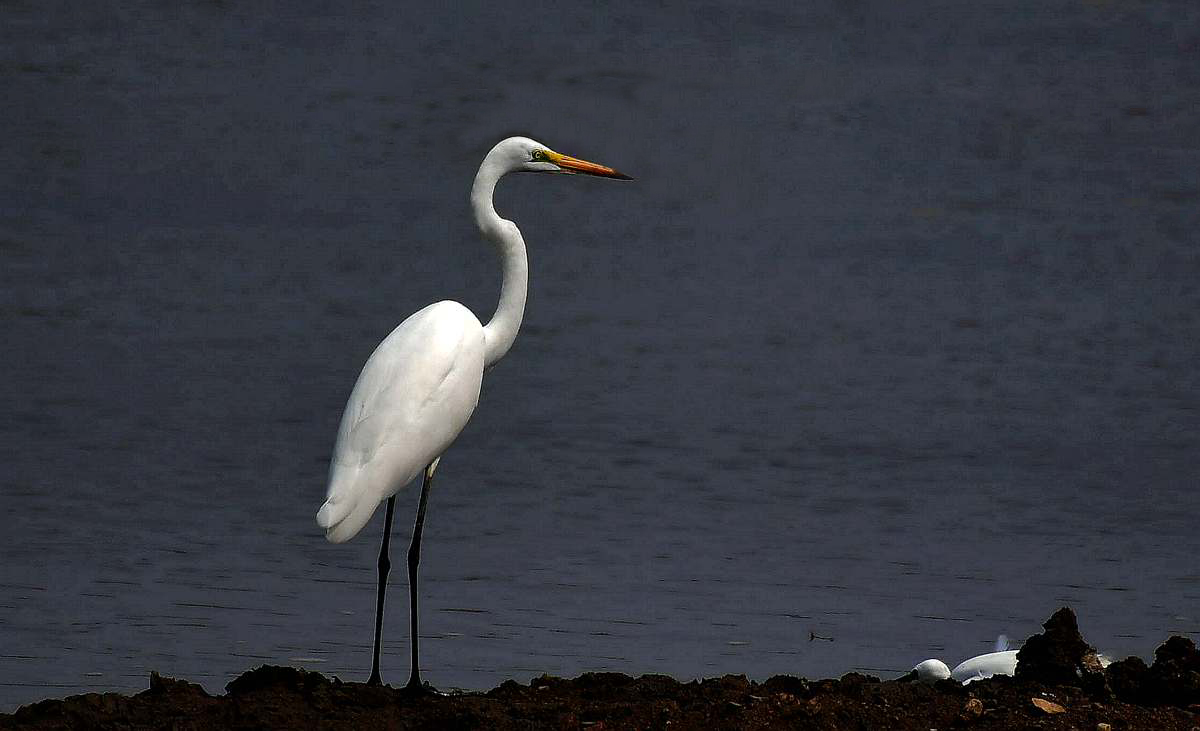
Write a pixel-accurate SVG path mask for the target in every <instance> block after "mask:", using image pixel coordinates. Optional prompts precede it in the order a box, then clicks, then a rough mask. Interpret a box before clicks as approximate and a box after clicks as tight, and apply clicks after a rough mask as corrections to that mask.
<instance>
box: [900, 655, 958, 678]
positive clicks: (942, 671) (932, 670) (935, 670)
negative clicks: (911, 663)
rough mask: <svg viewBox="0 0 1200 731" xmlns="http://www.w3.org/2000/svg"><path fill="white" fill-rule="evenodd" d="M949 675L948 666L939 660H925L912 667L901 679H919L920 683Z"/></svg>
mask: <svg viewBox="0 0 1200 731" xmlns="http://www.w3.org/2000/svg"><path fill="white" fill-rule="evenodd" d="M949 677H950V668H948V667H946V663H944V662H942V661H941V660H926V661H925V662H923V663H920V664H918V665H917V666H916V667H915V668H913V669H912V671H911V672H909V673H908V675H905V676H904V677H902V678H900V679H901V680H919V681H921V682H922V683H936V682H937V681H939V680H945V679H946V678H949Z"/></svg>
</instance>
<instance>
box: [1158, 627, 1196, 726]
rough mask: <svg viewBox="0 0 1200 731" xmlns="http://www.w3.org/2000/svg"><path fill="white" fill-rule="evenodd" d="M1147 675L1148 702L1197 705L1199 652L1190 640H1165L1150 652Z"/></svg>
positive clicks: (1184, 706) (1185, 706)
mask: <svg viewBox="0 0 1200 731" xmlns="http://www.w3.org/2000/svg"><path fill="white" fill-rule="evenodd" d="M1148 676H1149V677H1148V679H1147V680H1148V682H1149V683H1150V685H1151V686H1152V689H1153V692H1152V693H1150V702H1151V703H1156V704H1161V705H1172V706H1179V707H1180V708H1187V707H1188V706H1191V705H1195V704H1200V651H1198V650H1196V644H1195V643H1194V642H1192V641H1191V640H1190V639H1188V638H1186V637H1178V636H1176V637H1171V638H1168V639H1167V641H1166V642H1164V643H1163V644H1162V645H1161V646H1160V647H1159V648H1158V649H1157V650H1155V651H1154V664H1153V665H1151V666H1150V671H1149V674H1148Z"/></svg>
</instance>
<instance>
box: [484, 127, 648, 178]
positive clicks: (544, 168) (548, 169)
mask: <svg viewBox="0 0 1200 731" xmlns="http://www.w3.org/2000/svg"><path fill="white" fill-rule="evenodd" d="M491 155H499V156H502V157H503V159H504V162H505V163H506V167H507V168H508V169H509V170H514V171H520V172H528V173H583V174H584V175H596V176H599V177H601V178H616V179H617V180H633V178H631V177H629V176H628V175H625V174H624V173H619V172H617V171H616V170H613V169H612V168H610V167H606V166H604V165H597V164H596V163H594V162H588V161H587V160H580V159H579V158H576V157H570V156H569V155H563V154H562V153H559V152H555V151H554V150H551V149H550V148H549V147H547V146H545V145H543V144H542V143H540V142H537V141H536V140H531V139H529V138H528V137H509V138H508V139H506V140H504V141H502V142H500V144H498V145H496V146H495V147H494V148H492V151H491V153H489V157H490V156H491Z"/></svg>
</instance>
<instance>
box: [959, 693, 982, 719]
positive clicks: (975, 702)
mask: <svg viewBox="0 0 1200 731" xmlns="http://www.w3.org/2000/svg"><path fill="white" fill-rule="evenodd" d="M982 715H983V701H981V700H979V699H978V698H972V699H971V700H969V701H967V705H965V706H963V709H962V717H963V718H964V719H967V720H969V719H972V718H979V717H980V716H982Z"/></svg>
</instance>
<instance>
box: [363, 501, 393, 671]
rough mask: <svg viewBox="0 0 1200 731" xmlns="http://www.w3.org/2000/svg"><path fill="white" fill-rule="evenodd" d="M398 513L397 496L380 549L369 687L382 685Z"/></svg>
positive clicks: (388, 516)
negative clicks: (391, 557)
mask: <svg viewBox="0 0 1200 731" xmlns="http://www.w3.org/2000/svg"><path fill="white" fill-rule="evenodd" d="M395 511H396V496H395V495H393V496H391V497H390V498H388V501H387V517H385V518H384V520H383V545H381V546H380V547H379V598H378V600H377V601H376V602H375V655H374V657H373V659H372V660H371V677H370V678H368V679H367V685H382V684H383V679H382V678H380V677H379V642H380V640H381V639H382V637H383V596H384V594H385V593H386V592H387V578H388V572H389V571H391V568H392V562H391V561H390V560H389V559H388V545H389V544H390V543H391V542H392V513H394V512H395Z"/></svg>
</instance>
